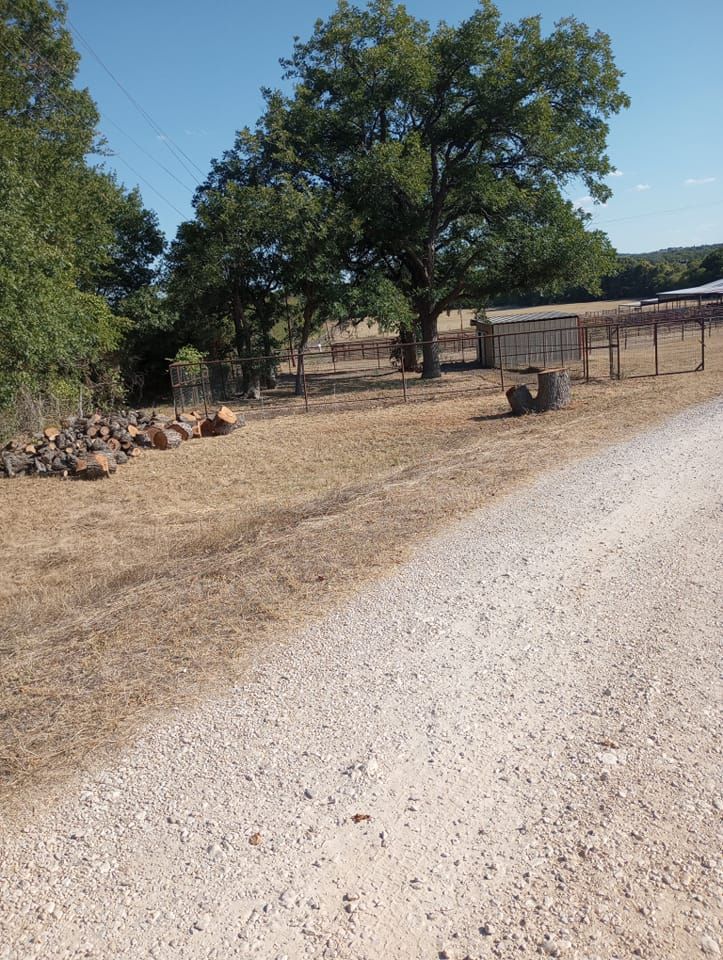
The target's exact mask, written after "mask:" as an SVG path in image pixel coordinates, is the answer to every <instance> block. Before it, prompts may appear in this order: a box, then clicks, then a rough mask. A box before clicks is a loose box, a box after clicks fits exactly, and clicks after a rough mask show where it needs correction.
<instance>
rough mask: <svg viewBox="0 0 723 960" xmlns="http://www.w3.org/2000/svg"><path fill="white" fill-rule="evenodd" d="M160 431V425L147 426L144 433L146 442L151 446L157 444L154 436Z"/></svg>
mask: <svg viewBox="0 0 723 960" xmlns="http://www.w3.org/2000/svg"><path fill="white" fill-rule="evenodd" d="M160 431H161V428H160V427H146V429H145V430H144V431H143V433H142V436H143V439H144V442H145V443H147V444H148V445H149V446H151V447H152V446H155V444H154V443H153V438H154V437H155V435H156V434H157V433H160Z"/></svg>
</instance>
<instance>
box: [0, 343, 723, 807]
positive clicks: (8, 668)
mask: <svg viewBox="0 0 723 960" xmlns="http://www.w3.org/2000/svg"><path fill="white" fill-rule="evenodd" d="M718 339H719V338H718ZM722 345H723V344H722ZM720 354H721V349H720V346H718V347H717V355H716V356H713V350H710V351H709V356H708V358H707V359H708V369H707V371H706V372H705V373H703V374H697V375H687V376H679V377H677V376H676V377H664V378H659V379H648V380H637V381H628V382H623V383H611V382H600V383H591V384H589V385H575V387H574V404H573V406H572V408H570V409H568V410H566V411H563V412H560V413H556V414H546V415H545V416H540V417H534V416H533V417H527V418H523V419H521V420H515V419H512V418H511V417H509V416H507V415H506V411H507V404H506V401H505V398H504V396H503V395H502V394H501V393H499V392H494V391H492V390H491V389H490V391H489V392H487V393H481V394H478V395H476V396H471V397H464V398H461V399H459V398H458V399H448V400H441V401H439V402H435V403H420V404H413V403H410V404H407V405H400V406H394V407H384V408H381V407H372V406H365V407H363V408H360V409H357V410H352V411H344V412H339V413H331V414H318V415H314V414H312V415H309V416H292V417H284V418H278V419H272V420H266V421H262V420H254V421H253V422H252V423H250V424H249V425H248V426H247V427H246V428H245V429H243V430H239V431H238V432H237V433H235V434H233V435H232V436H230V437H226V438H218V439H215V440H207V441H196V442H191V443H188V444H184V445H183V446H182V447H181V448H180V450H178V451H176V452H174V453H165V454H164V453H155V452H152V453H149V454H147V455H146V456H144V457H142V458H140V459H139V461H137V462H134V463H133V464H131V465H129V466H127V467H124V468H122V469H120V470H119V471H118V473H117V474H116V476H115V477H114V478H113V479H112V480H109V481H107V482H104V483H102V484H101V483H99V484H81V483H62V482H59V481H50V480H40V479H24V480H17V481H12V482H11V481H8V482H5V483H2V484H0V511H1V512H2V525H3V538H4V550H3V563H2V568H1V569H0V704H1V705H2V706H1V707H0V792H1V793H2V794H3V795H4V796H5V797H6V799H7V796H8V795H9V794H10V792H12V791H14V793H15V797H16V798H20V797H21V796H23V795H24V794H25V793H26V790H25V789H23V790H18V788H19V787H23V788H28V787H30V786H31V785H32V784H33V783H35V784H36V785H37V784H41V785H47V782H48V779H49V778H50V777H51V776H55V775H57V774H61V775H63V774H64V773H65V772H66V771H67V770H69V769H71V768H72V769H78V767H79V765H80V764H81V763H82V762H84V761H86V760H88V759H89V758H93V757H97V756H98V750H99V748H101V747H103V748H107V747H111V746H113V745H115V744H117V743H119V742H120V741H122V740H125V739H127V738H128V737H129V736H131V735H133V734H134V733H135V732H136V731H138V730H139V729H140V727H141V725H142V722H144V721H147V720H148V718H149V717H150V716H152V715H153V714H154V712H157V711H158V710H159V709H161V708H164V707H167V706H169V705H177V704H181V703H186V702H188V701H189V700H190V699H191V698H193V697H196V696H198V695H199V694H201V693H203V694H207V693H208V692H210V691H212V690H214V689H219V688H220V687H222V686H223V685H227V684H228V683H229V682H230V681H232V680H233V679H235V678H239V677H242V676H243V674H244V671H245V670H246V669H247V668H248V665H249V663H250V662H251V661H252V659H253V655H254V651H256V650H258V649H259V645H261V644H264V643H268V642H271V641H272V640H275V639H279V638H283V637H284V636H287V635H288V634H289V632H290V631H291V630H292V629H295V628H296V627H298V626H299V625H300V624H302V623H304V622H308V621H309V620H310V619H312V618H314V617H316V616H318V615H320V614H321V613H323V612H324V611H326V610H328V609H329V608H330V607H331V606H332V605H333V604H335V603H337V602H338V601H339V600H341V599H342V598H344V597H346V596H348V595H350V594H351V593H352V592H353V591H354V590H356V589H358V588H359V586H360V584H362V583H363V582H364V581H368V580H370V579H373V578H375V577H378V576H379V575H380V574H382V573H383V572H384V571H385V570H387V569H389V567H390V566H392V565H393V564H395V563H397V562H399V561H400V560H403V559H404V558H406V557H408V556H409V555H410V553H411V552H412V551H413V550H414V549H416V548H418V547H419V545H420V543H422V542H423V541H424V538H425V537H427V536H429V535H430V534H431V533H432V532H434V531H435V530H436V529H438V528H439V527H441V526H442V525H444V524H446V523H448V522H449V521H450V519H452V518H454V517H459V516H461V515H462V514H464V513H466V512H469V511H470V510H473V509H475V508H477V507H482V506H484V505H485V504H486V503H488V502H490V501H491V500H492V499H493V498H495V497H499V496H501V495H504V494H507V493H510V492H512V491H514V490H516V489H517V488H518V487H519V485H520V484H522V483H525V482H527V481H529V480H531V479H532V478H533V477H535V476H536V475H538V474H539V473H541V472H543V471H545V470H547V469H549V468H552V467H555V466H557V465H559V464H560V463H561V462H565V461H569V460H571V459H574V458H577V457H581V456H584V455H586V454H589V453H591V452H593V451H594V450H596V449H599V448H600V447H601V446H603V445H605V444H608V443H610V442H612V441H615V440H618V439H621V438H624V437H627V436H630V435H631V434H633V433H635V432H636V431H638V430H640V429H641V428H643V427H645V426H647V425H649V424H651V423H654V422H655V421H657V420H660V419H662V418H663V417H665V416H667V415H669V414H672V413H674V412H676V411H677V410H679V409H681V408H683V407H685V406H687V405H689V404H692V403H696V402H699V401H703V400H705V399H708V398H710V397H712V396H714V395H716V394H717V393H718V392H719V391H720V387H721V375H720V374H721V370H722V369H723V363H722V362H721V360H722V359H723V358H722V357H721V356H720Z"/></svg>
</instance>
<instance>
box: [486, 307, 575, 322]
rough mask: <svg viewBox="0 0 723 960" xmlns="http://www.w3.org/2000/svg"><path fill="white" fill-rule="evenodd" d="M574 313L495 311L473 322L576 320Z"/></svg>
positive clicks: (556, 311)
mask: <svg viewBox="0 0 723 960" xmlns="http://www.w3.org/2000/svg"><path fill="white" fill-rule="evenodd" d="M577 318H578V314H576V313H562V312H561V311H559V310H541V311H539V312H535V311H533V310H531V311H529V312H527V313H495V314H492V315H488V316H486V317H484V318H482V317H479V318H477V317H476V318H475V320H474V323H475V324H487V323H493V324H495V323H531V322H533V321H535V320H577Z"/></svg>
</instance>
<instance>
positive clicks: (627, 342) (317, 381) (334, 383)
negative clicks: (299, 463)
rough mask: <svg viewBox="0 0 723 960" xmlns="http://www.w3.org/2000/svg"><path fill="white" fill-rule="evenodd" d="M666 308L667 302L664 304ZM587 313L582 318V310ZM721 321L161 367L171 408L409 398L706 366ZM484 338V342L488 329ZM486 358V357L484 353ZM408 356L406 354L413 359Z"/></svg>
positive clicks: (668, 321)
mask: <svg viewBox="0 0 723 960" xmlns="http://www.w3.org/2000/svg"><path fill="white" fill-rule="evenodd" d="M666 313H667V312H666ZM581 320H585V321H587V318H581ZM722 327H723V308H718V310H717V312H716V311H713V310H703V311H696V315H695V316H693V315H691V313H690V312H689V311H678V312H677V313H676V314H675V316H673V317H671V316H664V317H661V316H659V315H656V316H655V318H654V319H652V318H651V317H646V319H645V322H642V321H641V319H640V318H638V317H636V318H635V319H634V320H632V321H631V320H630V319H629V318H628V317H627V316H624V317H623V318H617V319H616V320H615V321H614V322H610V318H607V322H601V321H600V320H594V322H592V323H588V322H584V323H583V322H580V324H579V326H578V327H577V328H575V327H572V328H570V327H569V326H568V327H555V328H550V329H545V330H544V331H543V332H542V334H541V332H540V331H539V330H538V331H530V332H529V334H528V335H527V336H524V335H523V336H521V335H520V334H519V333H502V334H485V335H482V334H481V333H477V332H475V333H459V334H444V335H442V336H440V337H439V338H438V340H436V341H432V342H429V343H428V344H425V343H417V344H412V345H408V344H402V343H400V342H399V340H398V339H392V338H378V339H377V340H373V339H369V340H367V341H363V342H362V341H357V342H354V343H348V344H347V343H344V344H335V345H333V346H332V348H331V349H321V348H316V349H307V350H306V351H304V352H301V353H299V354H298V355H296V356H295V357H292V355H291V354H290V353H285V354H276V355H274V356H266V357H249V358H244V359H240V358H230V359H226V360H215V361H203V362H202V363H192V364H188V363H186V364H182V363H175V364H172V365H171V367H170V376H171V386H172V390H173V402H174V406H175V408H176V410H177V411H178V412H182V411H183V410H189V409H197V410H200V411H204V412H206V411H208V409H209V408H210V407H214V406H217V405H218V404H221V403H231V404H232V405H236V406H239V407H243V408H245V410H246V411H248V412H250V413H257V414H259V413H260V414H262V415H264V416H266V415H268V416H273V415H276V414H286V413H299V412H309V411H311V410H324V409H327V410H328V409H341V408H348V409H351V408H354V407H356V406H358V405H359V404H364V403H368V404H384V403H413V402H419V401H423V400H432V399H446V398H450V397H456V396H463V395H465V394H470V393H475V392H480V391H488V392H489V391H495V390H500V389H501V390H505V389H507V388H508V387H510V386H513V385H517V384H521V383H528V384H532V383H535V382H536V378H537V372H538V371H539V370H540V369H543V368H548V369H549V368H550V367H556V366H564V367H565V368H566V369H568V370H569V372H570V376H571V377H572V378H573V379H574V380H578V381H586V382H589V381H591V380H602V379H613V380H619V379H625V378H636V377H646V376H661V375H664V374H671V373H688V372H691V373H692V372H696V371H698V370H702V369H704V367H705V353H706V341H707V340H710V337H711V336H712V335H714V333H715V334H718V333H719V332H720V329H721V328H722ZM490 338H491V339H492V340H493V343H492V349H491V350H490V349H489V348H490V344H489V342H487V341H489V339H490ZM425 346H426V347H429V348H430V349H432V350H434V351H436V354H437V356H438V358H439V363H440V367H441V370H442V376H441V377H439V378H435V379H425V378H424V377H423V376H421V363H422V354H423V352H424V348H425ZM490 358H491V359H490ZM412 361H413V362H412Z"/></svg>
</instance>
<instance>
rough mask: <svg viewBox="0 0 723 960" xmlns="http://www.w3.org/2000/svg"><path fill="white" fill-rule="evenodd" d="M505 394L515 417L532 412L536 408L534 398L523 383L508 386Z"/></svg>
mask: <svg viewBox="0 0 723 960" xmlns="http://www.w3.org/2000/svg"><path fill="white" fill-rule="evenodd" d="M506 396H507V399H508V400H509V402H510V407H511V409H512V413H513V414H514V416H516V417H521V416H522V415H523V414H525V413H532V412H533V411H534V410H536V409H537V407H536V405H535V398H534V397H533V396H532V394H531V393H530V391H529V390H528V388H527V386H526V385H525V384H524V383H522V384H519V385H518V386H516V387H510V389H509V390H508V391H507V393H506Z"/></svg>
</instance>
